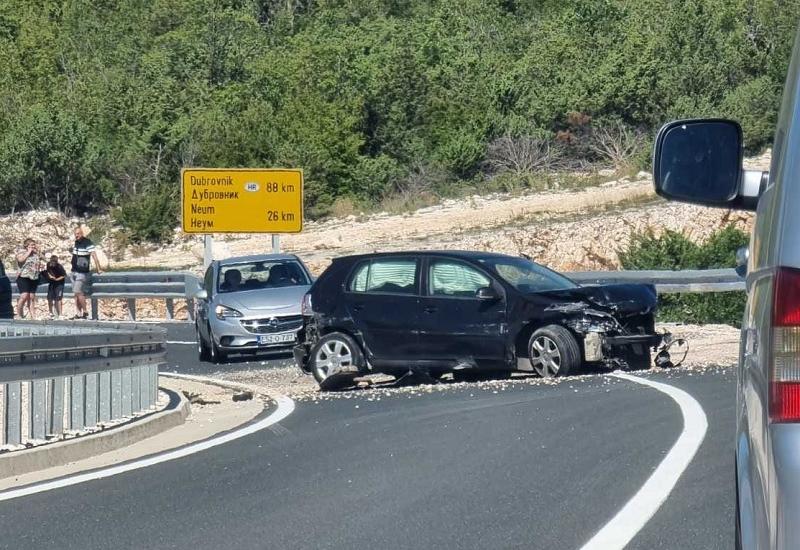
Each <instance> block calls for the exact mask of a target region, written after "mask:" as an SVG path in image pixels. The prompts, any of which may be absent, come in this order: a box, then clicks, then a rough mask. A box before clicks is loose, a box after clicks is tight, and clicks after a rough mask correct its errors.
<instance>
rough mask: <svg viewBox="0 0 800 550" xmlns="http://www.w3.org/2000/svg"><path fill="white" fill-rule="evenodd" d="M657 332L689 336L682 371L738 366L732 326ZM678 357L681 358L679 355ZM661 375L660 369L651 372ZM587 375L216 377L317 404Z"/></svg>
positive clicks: (244, 372)
mask: <svg viewBox="0 0 800 550" xmlns="http://www.w3.org/2000/svg"><path fill="white" fill-rule="evenodd" d="M656 329H657V330H659V331H663V330H666V331H668V332H671V333H672V334H673V335H674V336H675V337H677V338H685V339H686V340H687V342H688V343H689V352H688V354H687V356H686V360H685V361H684V363H683V365H681V366H680V367H677V369H676V370H678V369H684V370H686V369H688V370H702V369H707V368H712V367H720V368H731V367H733V366H735V365H736V363H737V361H738V354H739V330H738V329H736V328H734V327H731V326H728V325H680V324H674V323H662V324H659V325H658V326H657V327H656ZM676 359H679V358H678V357H676ZM651 370H652V371H654V372H658V371H659V369H655V368H653V369H651ZM595 376H597V374H587V375H584V376H578V377H569V378H538V377H535V376H530V375H523V374H515V375H514V376H513V377H512V378H511V379H507V380H490V381H484V382H471V383H467V382H458V383H456V382H452V381H447V380H445V381H444V382H443V383H439V384H420V385H410V386H399V387H398V386H395V385H394V384H393V379H392V378H391V377H385V376H375V377H368V379H367V381H365V382H364V383H363V384H362V386H361V387H360V388H359V389H357V390H352V391H344V392H320V391H319V388H318V386H317V383H316V382H315V381H314V378H313V377H312V376H310V375H306V374H304V373H303V372H301V371H300V369H299V368H297V367H296V366H293V365H292V366H277V367H263V366H262V367H251V368H246V369H239V370H232V369H229V370H225V371H223V372H220V373H218V374H216V375H215V377H218V378H220V379H223V380H229V381H232V382H237V383H241V384H246V385H249V386H252V387H253V388H256V389H257V390H258V391H261V392H266V393H273V392H274V393H281V394H284V395H287V396H289V397H291V398H293V399H295V400H298V401H311V402H318V401H323V400H329V399H350V398H353V397H366V398H367V399H368V400H370V401H371V400H380V398H381V397H382V396H384V397H385V396H389V395H394V394H408V395H410V396H413V395H421V394H424V393H434V392H442V391H450V390H454V389H458V390H463V389H468V388H470V387H475V388H480V389H491V390H494V391H502V390H504V389H506V388H509V387H512V386H516V385H519V384H527V385H532V386H536V385H554V384H569V383H570V382H571V381H575V380H579V379H583V378H591V377H595Z"/></svg>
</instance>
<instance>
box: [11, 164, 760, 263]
mask: <svg viewBox="0 0 800 550" xmlns="http://www.w3.org/2000/svg"><path fill="white" fill-rule="evenodd" d="M769 160H770V155H769V152H767V153H766V154H764V155H762V156H760V157H757V158H753V159H749V160H748V166H749V167H752V168H756V167H757V168H761V169H768V168H769ZM751 218H752V216H751V215H750V214H747V213H741V212H731V211H726V210H720V209H711V208H703V207H698V206H692V205H686V204H679V203H670V202H666V201H664V200H662V199H660V198H658V197H656V196H655V194H654V192H653V184H652V179H651V177H650V175H649V174H646V173H644V172H642V173H640V174H638V175H637V176H636V177H635V178H621V179H616V180H612V181H608V182H606V183H603V184H601V185H598V186H594V187H586V188H582V189H578V190H565V191H559V190H554V191H549V192H544V193H536V194H527V195H520V196H513V195H503V194H495V195H490V196H473V197H467V198H463V199H458V200H445V201H443V202H442V203H441V204H439V205H437V206H432V207H428V208H423V209H421V210H417V211H416V212H413V213H408V214H400V215H393V214H388V213H378V214H374V215H361V216H349V217H347V218H344V219H332V220H327V221H324V222H309V223H307V224H306V226H305V230H304V231H303V232H302V233H300V234H297V235H284V236H283V237H282V241H281V243H282V249H283V250H285V251H288V252H292V253H295V254H298V255H299V256H300V257H302V258H303V259H304V260H305V261H306V262H308V263H309V265H310V266H311V268H312V270H314V271H315V272H320V271H321V270H322V269H324V268H325V266H326V265H327V264H328V263H329V262H330V259H331V258H333V257H335V256H339V255H345V254H352V253H359V252H371V251H375V250H402V249H474V250H488V251H496V252H505V253H509V254H527V255H529V256H531V257H532V258H534V259H535V260H537V261H539V262H541V263H544V264H546V265H548V266H551V267H553V268H555V269H559V270H594V269H617V268H618V267H619V259H618V257H617V252H618V251H619V250H621V249H624V248H625V246H626V244H627V240H628V238H629V235H630V234H631V232H632V231H641V230H643V229H646V228H652V229H653V230H654V231H655V232H656V233H658V232H660V231H663V230H664V229H671V230H676V231H683V232H685V233H686V234H687V235H688V236H689V237H690V238H692V239H695V240H702V239H704V238H705V237H706V236H707V235H708V234H710V233H711V232H712V231H714V230H715V229H718V228H719V227H721V226H723V225H725V224H727V223H730V222H734V223H736V224H737V225H739V226H740V227H742V228H745V229H746V228H748V227H749V224H750V221H751ZM79 221H83V222H85V223H86V224H88V226H89V227H90V228H92V229H93V230H94V231H93V233H92V234H91V237H92V238H93V239H94V240H95V241H97V242H98V243H99V244H100V245H101V246H102V247H103V248H104V250H105V252H106V254H107V256H108V257H109V261H110V265H111V268H112V269H134V268H137V267H146V268H164V269H188V270H192V271H196V272H199V271H200V270H201V269H202V239H201V238H200V237H196V236H187V235H183V234H182V233H180V232H179V231H178V230H176V231H175V235H174V239H173V242H172V243H170V244H168V245H165V246H161V247H155V246H146V245H131V244H126V243H125V240H124V239H123V238H121V234H120V232H119V231H118V229H115V228H113V227H111V225H110V223H109V221H108V219H107V218H105V217H98V218H94V219H88V220H77V219H66V218H64V217H63V216H61V215H59V214H57V213H55V212H40V211H37V212H29V213H25V214H17V215H13V216H5V217H2V218H0V232H2V234H3V235H4V236H5V238H4V239H3V242H2V244H0V255H2V258H3V260H4V261H6V265H7V266H12V265H13V262H12V261H11V259H12V256H13V250H14V248H15V246H17V245H18V243H21V242H22V240H23V239H24V238H25V237H26V236H33V237H34V238H36V239H38V240H39V241H40V242H41V243H42V246H43V248H44V249H45V250H46V251H48V252H54V253H56V254H59V255H65V256H66V255H67V254H68V249H69V246H70V243H71V226H72V225H74V224H75V223H77V222H79ZM269 249H270V239H269V236H268V235H218V236H216V237H215V256H216V257H227V256H231V255H243V254H253V253H260V252H264V251H268V250H269Z"/></svg>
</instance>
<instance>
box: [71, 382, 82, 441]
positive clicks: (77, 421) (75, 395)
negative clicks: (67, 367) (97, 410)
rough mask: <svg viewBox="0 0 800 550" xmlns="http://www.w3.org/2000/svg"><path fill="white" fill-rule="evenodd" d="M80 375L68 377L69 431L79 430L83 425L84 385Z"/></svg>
mask: <svg viewBox="0 0 800 550" xmlns="http://www.w3.org/2000/svg"><path fill="white" fill-rule="evenodd" d="M84 383H85V380H84V377H83V376H82V375H77V376H70V377H69V429H70V430H81V429H83V427H84V426H85V423H84V415H83V413H84V408H85V403H84V394H85V392H84V387H83V385H84Z"/></svg>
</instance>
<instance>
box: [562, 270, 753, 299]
mask: <svg viewBox="0 0 800 550" xmlns="http://www.w3.org/2000/svg"><path fill="white" fill-rule="evenodd" d="M565 275H566V276H568V277H570V278H571V279H573V280H574V281H576V282H578V283H581V284H607V283H648V284H654V285H656V290H657V291H658V292H659V293H664V294H676V293H683V292H731V291H736V290H744V289H745V282H744V279H742V278H741V277H740V276H739V275H738V274H737V273H736V270H735V269H687V270H683V271H655V270H647V271H644V270H642V271H574V272H571V273H565Z"/></svg>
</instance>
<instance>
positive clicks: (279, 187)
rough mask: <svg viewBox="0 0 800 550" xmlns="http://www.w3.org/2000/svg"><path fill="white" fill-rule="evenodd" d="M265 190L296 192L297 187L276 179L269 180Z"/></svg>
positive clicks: (269, 191)
mask: <svg viewBox="0 0 800 550" xmlns="http://www.w3.org/2000/svg"><path fill="white" fill-rule="evenodd" d="M264 190H265V191H266V192H267V193H277V192H278V191H281V192H283V193H294V190H295V187H294V185H293V184H291V183H278V182H275V181H268V182H267V183H266V184H265V185H264Z"/></svg>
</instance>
